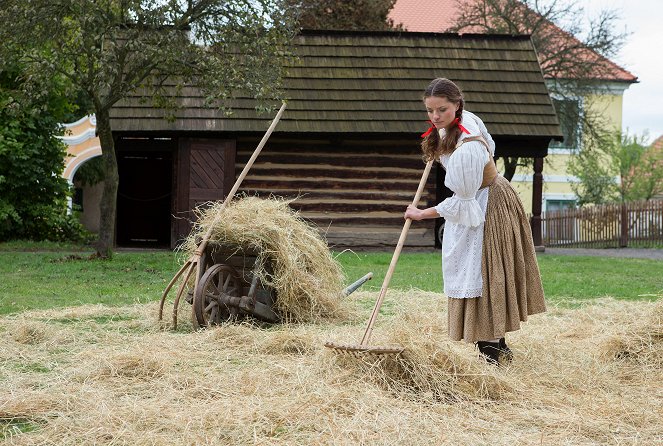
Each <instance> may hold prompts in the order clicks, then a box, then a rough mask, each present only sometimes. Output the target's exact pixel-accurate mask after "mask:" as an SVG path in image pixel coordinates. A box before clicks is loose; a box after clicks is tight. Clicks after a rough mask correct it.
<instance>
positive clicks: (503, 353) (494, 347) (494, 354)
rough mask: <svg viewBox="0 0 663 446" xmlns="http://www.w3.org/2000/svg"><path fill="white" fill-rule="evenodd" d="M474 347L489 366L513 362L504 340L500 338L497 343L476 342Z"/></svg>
mask: <svg viewBox="0 0 663 446" xmlns="http://www.w3.org/2000/svg"><path fill="white" fill-rule="evenodd" d="M476 345H477V347H478V348H479V353H481V355H482V356H483V357H484V359H485V360H486V361H487V362H488V363H489V364H494V365H499V364H508V363H509V362H511V361H512V360H513V352H512V351H511V349H510V348H509V347H508V346H507V345H506V339H504V338H500V340H499V341H498V342H490V341H478V342H477V343H476Z"/></svg>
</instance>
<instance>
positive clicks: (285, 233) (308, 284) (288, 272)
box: [182, 196, 344, 322]
mask: <svg viewBox="0 0 663 446" xmlns="http://www.w3.org/2000/svg"><path fill="white" fill-rule="evenodd" d="M290 202H291V200H290V201H289V200H285V199H281V198H277V197H271V198H268V199H265V198H258V197H246V196H245V197H241V198H239V199H235V200H233V201H232V202H231V203H230V204H229V205H228V206H227V207H226V208H225V209H224V210H223V211H221V212H222V213H221V215H220V209H221V207H222V202H215V203H214V204H212V205H211V206H210V207H206V208H199V209H198V216H197V222H196V224H195V226H194V229H193V230H192V231H191V234H189V236H188V237H187V239H186V241H185V243H184V244H183V247H182V251H183V252H184V253H185V254H186V257H187V258H188V257H190V256H191V254H193V252H194V251H195V249H196V248H197V243H196V241H198V240H200V239H202V237H203V235H204V234H205V233H206V232H207V231H208V230H209V229H210V227H211V228H212V235H211V237H210V241H211V242H216V243H219V244H221V245H223V246H227V247H229V248H231V249H232V250H238V251H242V250H246V251H257V252H258V253H259V257H258V261H257V263H258V264H259V265H260V269H259V270H258V276H259V277H260V278H261V280H262V282H263V283H264V284H267V285H269V286H270V287H272V288H273V289H274V290H276V292H277V294H278V300H277V309H278V313H279V314H280V315H281V317H282V318H283V319H284V320H286V321H290V322H311V321H316V320H320V319H324V318H328V317H336V316H339V311H340V307H339V304H338V302H339V300H338V298H339V296H340V293H341V291H342V289H343V281H344V277H343V273H342V270H341V268H340V265H339V264H338V262H336V260H335V259H334V258H333V257H332V255H331V252H330V251H329V248H328V247H327V243H326V242H325V240H324V239H323V238H322V237H321V236H320V233H319V232H318V231H317V230H316V229H315V228H314V227H312V226H311V225H310V224H308V223H307V222H306V221H304V220H303V219H302V218H301V217H300V216H299V214H298V213H297V212H295V211H293V210H292V209H291V208H290V207H289V206H288V204H289V203H290ZM217 215H220V216H221V218H219V219H216V217H217ZM212 225H213V226H212ZM269 266H271V268H272V270H273V271H270V269H269Z"/></svg>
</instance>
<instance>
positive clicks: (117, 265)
mask: <svg viewBox="0 0 663 446" xmlns="http://www.w3.org/2000/svg"><path fill="white" fill-rule="evenodd" d="M21 246H22V250H19V248H21ZM47 246H50V245H47ZM71 247H72V248H77V247H76V246H75V245H72V246H71ZM26 249H28V250H27V251H26ZM81 249H83V247H78V248H77V249H74V250H73V252H72V251H66V252H65V251H49V250H46V249H43V248H42V247H41V245H39V244H35V245H34V246H32V245H31V246H29V247H28V246H25V245H10V244H0V278H1V281H0V314H9V313H17V312H21V311H25V310H30V309H48V308H54V307H67V306H76V305H82V304H97V303H101V304H105V305H111V306H112V305H126V304H131V303H146V302H150V301H156V300H158V299H159V298H160V296H161V293H162V292H163V290H164V289H165V287H166V285H167V284H168V282H169V281H170V279H171V278H172V277H173V275H174V274H175V272H176V271H177V270H178V268H179V263H178V261H177V256H176V254H174V253H172V252H169V251H156V252H117V253H116V254H115V256H114V257H113V259H112V260H89V259H88V256H89V254H91V253H92V251H91V250H89V248H88V251H81ZM391 256H392V254H391V253H390V252H389V253H357V254H355V253H352V252H343V253H342V254H339V255H338V256H337V259H338V261H339V262H340V263H341V265H342V266H343V268H344V271H345V273H346V276H347V282H348V284H349V283H350V282H353V281H354V280H356V279H358V278H360V277H361V276H363V275H364V274H366V273H367V272H369V271H371V272H373V274H374V277H373V279H372V280H371V281H369V282H367V283H366V284H365V285H364V286H363V287H362V289H363V290H372V291H376V290H379V289H380V287H381V285H382V282H383V279H384V275H385V273H386V271H387V269H388V267H389V263H390V261H391ZM539 267H540V269H541V276H542V278H543V285H544V289H545V292H546V297H547V299H548V300H549V301H551V302H555V303H558V304H562V305H571V306H573V305H577V304H578V303H581V302H583V301H587V300H591V299H596V298H601V297H606V296H610V297H614V298H618V299H647V300H651V299H657V298H659V297H662V296H663V262H661V261H657V260H643V259H624V258H608V257H581V256H561V255H551V254H542V255H540V256H539ZM389 287H390V288H391V289H403V290H408V289H411V288H416V289H421V290H424V291H434V292H441V291H442V261H441V256H440V254H439V252H431V253H407V252H405V253H403V254H401V256H400V258H399V261H398V265H397V267H396V271H395V274H394V276H393V277H392V280H391V283H390V285H389ZM60 322H62V323H67V321H60ZM98 322H99V323H103V322H104V321H98Z"/></svg>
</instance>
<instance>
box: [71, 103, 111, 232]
mask: <svg viewBox="0 0 663 446" xmlns="http://www.w3.org/2000/svg"><path fill="white" fill-rule="evenodd" d="M64 127H65V135H64V136H63V137H62V138H61V139H62V141H63V142H64V143H65V144H66V145H67V157H66V159H65V167H64V172H63V173H62V176H63V177H64V178H65V179H66V180H67V181H68V182H69V184H70V185H72V186H74V177H75V175H76V171H77V170H78V169H79V168H80V167H81V166H82V165H83V164H85V163H86V162H87V161H89V160H90V159H92V158H94V157H96V156H101V143H100V142H99V138H97V136H96V134H95V133H96V128H97V122H96V120H95V117H94V115H90V116H85V117H83V118H81V119H79V120H78V121H76V122H74V123H71V124H64ZM101 190H102V185H101V184H96V185H94V186H90V187H87V188H86V191H85V194H84V195H83V196H82V201H81V202H80V203H78V204H79V205H80V206H82V208H83V210H84V212H82V213H81V223H83V226H85V228H86V229H88V230H89V231H92V232H97V231H98V230H99V201H100V199H101ZM86 204H87V206H86Z"/></svg>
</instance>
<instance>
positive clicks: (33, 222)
mask: <svg viewBox="0 0 663 446" xmlns="http://www.w3.org/2000/svg"><path fill="white" fill-rule="evenodd" d="M4 68H5V69H4V70H3V71H1V72H0V240H3V241H4V240H9V239H32V240H44V239H48V240H58V241H59V240H72V239H73V240H76V239H78V238H79V237H81V235H82V233H83V230H82V227H81V225H80V223H79V222H78V221H77V219H76V218H75V217H74V216H72V215H70V214H68V212H67V198H68V197H69V192H70V190H69V184H68V183H67V181H66V180H65V179H64V178H63V177H62V171H63V170H64V156H65V153H66V151H65V146H64V144H63V143H62V142H61V141H60V140H59V139H57V138H56V136H58V135H61V134H62V130H61V128H60V125H59V124H58V122H61V120H63V119H68V117H69V116H70V113H71V110H72V109H73V106H72V104H71V103H69V101H68V100H67V99H66V94H64V92H65V91H66V86H65V85H64V84H63V82H62V79H60V78H53V79H51V82H49V84H48V85H45V86H44V87H45V88H44V89H43V90H42V91H41V92H40V94H39V97H38V98H29V97H26V96H25V95H23V94H22V92H21V91H19V90H17V89H16V86H17V82H16V78H17V77H19V76H20V73H21V68H20V67H18V66H5V67H4Z"/></svg>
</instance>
